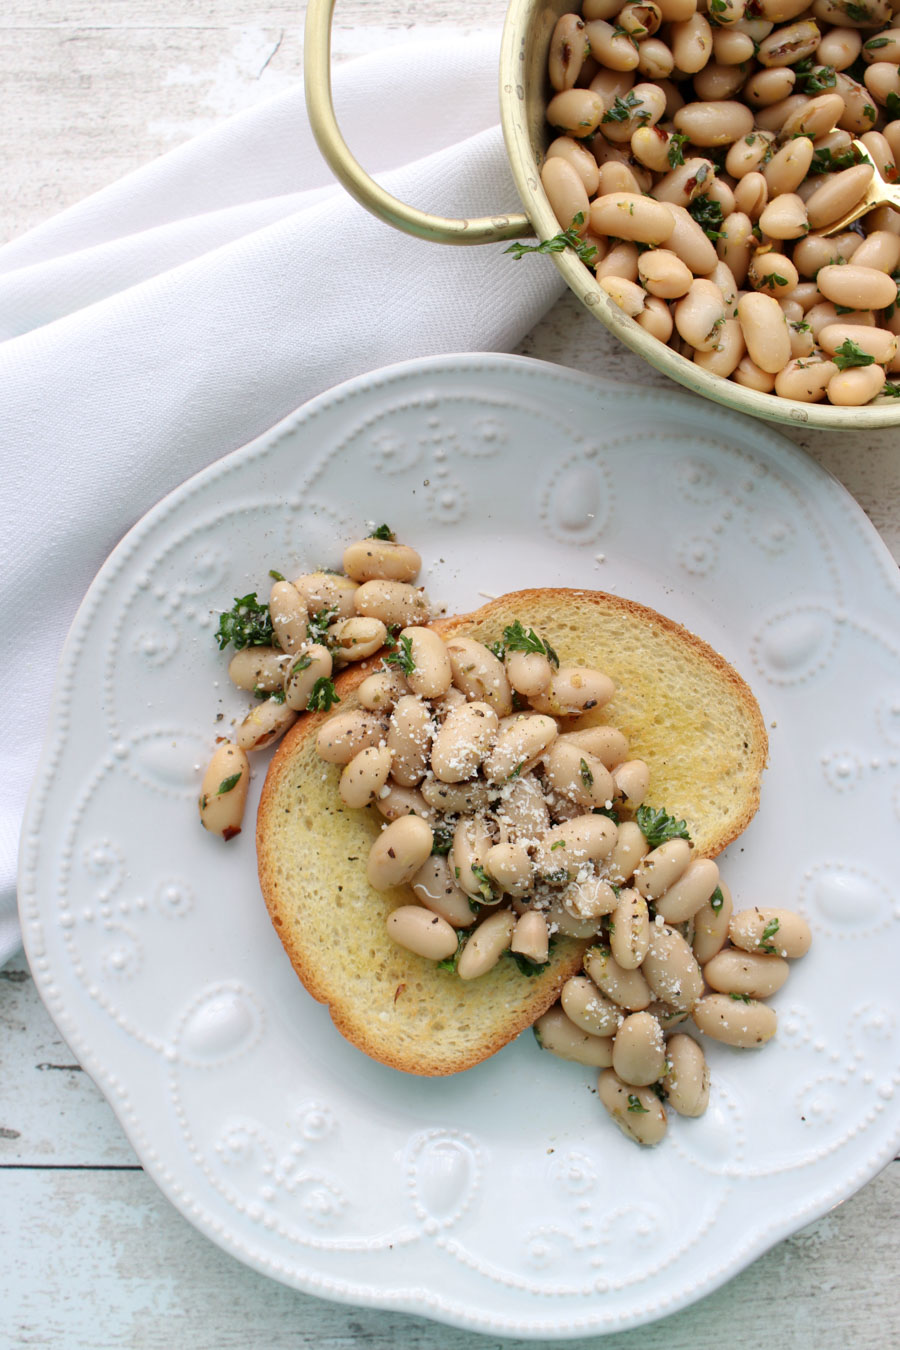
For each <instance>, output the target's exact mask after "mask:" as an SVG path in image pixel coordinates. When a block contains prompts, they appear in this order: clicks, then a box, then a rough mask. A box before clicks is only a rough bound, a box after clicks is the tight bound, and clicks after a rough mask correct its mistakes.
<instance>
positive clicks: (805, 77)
mask: <svg viewBox="0 0 900 1350" xmlns="http://www.w3.org/2000/svg"><path fill="white" fill-rule="evenodd" d="M793 69H794V71H795V73H796V76H797V82H796V84H795V85H794V93H796V94H810V95H812V94H824V92H825V90H826V89H833V88H834V87H835V85H836V83H837V75H836V74H835V70H834V66H814V65H813V60H812V57H811V56H808V57H807V58H806V60H805V61H798V62H797V64H796V65H795V66H794V67H793Z"/></svg>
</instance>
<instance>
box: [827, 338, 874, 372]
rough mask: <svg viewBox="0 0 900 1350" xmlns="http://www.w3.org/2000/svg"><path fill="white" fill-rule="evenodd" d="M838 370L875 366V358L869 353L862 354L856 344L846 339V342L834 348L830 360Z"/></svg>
mask: <svg viewBox="0 0 900 1350" xmlns="http://www.w3.org/2000/svg"><path fill="white" fill-rule="evenodd" d="M831 359H832V361H833V362H834V364H835V365H836V366H837V368H838V370H847V369H848V368H849V367H850V366H872V365H874V364H875V357H874V356H872V354H871V353H870V352H864V351H863V349H862V347H860V346H859V345H858V344H857V343H856V342H852V341H851V339H850V338H847V341H846V342H842V343H841V345H840V346H839V347H838V348H836V350H835V353H834V356H833V357H832V358H831Z"/></svg>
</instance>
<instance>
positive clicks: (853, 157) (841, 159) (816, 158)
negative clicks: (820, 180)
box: [809, 95, 900, 174]
mask: <svg viewBox="0 0 900 1350" xmlns="http://www.w3.org/2000/svg"><path fill="white" fill-rule="evenodd" d="M894 97H895V98H896V95H894ZM898 105H900V100H898ZM898 112H900V106H898ZM864 159H865V156H864V155H861V154H860V153H859V151H858V150H857V149H856V147H855V146H852V145H848V146H847V148H846V149H845V150H838V151H833V150H828V149H825V148H823V149H821V150H817V151H816V153H815V154H814V155H813V157H812V161H811V163H810V166H809V172H810V174H819V173H839V172H840V170H841V169H852V168H853V166H854V164H862V163H863V161H864Z"/></svg>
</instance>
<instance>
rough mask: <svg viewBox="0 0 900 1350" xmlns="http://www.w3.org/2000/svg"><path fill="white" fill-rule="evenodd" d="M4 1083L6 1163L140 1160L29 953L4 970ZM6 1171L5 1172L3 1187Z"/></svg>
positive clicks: (2, 1156) (0, 1090)
mask: <svg viewBox="0 0 900 1350" xmlns="http://www.w3.org/2000/svg"><path fill="white" fill-rule="evenodd" d="M0 1085H2V1087H0V1168H2V1167H3V1166H4V1165H9V1164H18V1165H20V1166H21V1165H28V1164H32V1165H35V1166H40V1167H48V1166H53V1165H56V1166H60V1165H63V1166H91V1167H96V1166H104V1165H105V1166H128V1165H136V1164H137V1158H136V1157H135V1155H134V1152H133V1150H132V1148H131V1145H130V1144H129V1143H128V1140H127V1139H126V1138H125V1135H124V1134H123V1133H122V1129H121V1127H120V1125H119V1123H118V1121H117V1120H116V1118H115V1116H114V1115H113V1113H112V1110H111V1109H110V1107H109V1106H108V1105H107V1102H106V1098H105V1097H104V1096H103V1094H102V1093H101V1092H100V1090H99V1088H97V1087H96V1086H95V1085H94V1083H93V1081H92V1079H91V1078H89V1077H88V1075H87V1074H86V1073H85V1072H84V1070H83V1069H81V1067H80V1066H79V1064H78V1061H77V1060H76V1058H75V1056H74V1055H73V1054H72V1051H71V1050H70V1049H69V1047H68V1046H67V1045H66V1043H65V1041H64V1040H63V1038H62V1037H61V1036H60V1034H59V1032H58V1031H57V1029H56V1027H55V1025H54V1024H53V1022H52V1020H51V1018H50V1014H49V1013H48V1012H47V1010H46V1008H45V1007H44V1005H43V1003H42V1002H41V1000H40V998H39V996H38V993H37V990H36V989H35V987H34V982H33V980H32V978H31V975H30V973H29V970H28V966H27V964H26V962H25V958H24V957H22V956H20V957H18V958H17V959H15V960H13V961H11V962H10V963H9V964H8V965H6V966H4V967H3V969H2V970H0ZM3 1178H4V1174H3V1173H2V1171H0V1187H2V1186H3ZM0 1208H2V1200H0ZM0 1324H2V1317H0Z"/></svg>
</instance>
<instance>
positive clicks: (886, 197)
mask: <svg viewBox="0 0 900 1350" xmlns="http://www.w3.org/2000/svg"><path fill="white" fill-rule="evenodd" d="M852 144H853V149H854V150H855V151H856V153H857V155H859V156H860V161H859V162H860V163H861V164H871V165H872V181H871V182H870V183H869V186H868V188H867V189H866V193H865V196H863V197H861V198H860V199H859V201H858V202H857V203H856V205H855V206H854V207H853V209H852V210H851V211H848V212H847V213H846V214H845V215H843V216H841V218H840V220H835V221H833V222H832V224H831V225H829V226H828V229H827V230H823V231H822V234H824V235H825V236H828V235H832V234H839V233H840V231H841V230H845V229H846V228H847V226H848V225H852V224H853V222H854V220H859V218H860V217H861V216H864V215H866V214H867V213H868V212H869V211H873V210H874V209H875V207H876V206H891V207H893V209H894V210H895V211H900V183H886V182H885V181H884V179H883V178H882V176H881V174H880V173H879V172H878V168H877V166H876V165H875V164H874V163H873V162H872V156H871V155H870V154H869V152H868V150H867V149H866V147H865V146H864V145H863V143H862V141H853V142H852Z"/></svg>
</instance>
